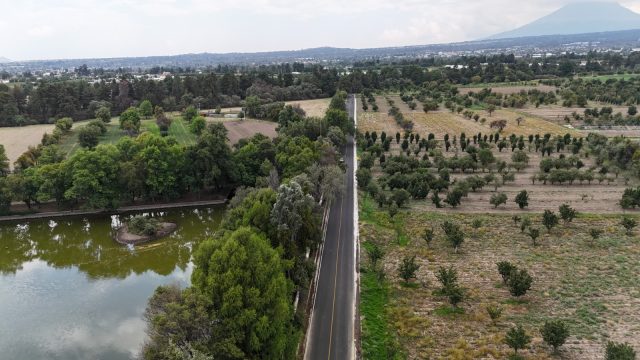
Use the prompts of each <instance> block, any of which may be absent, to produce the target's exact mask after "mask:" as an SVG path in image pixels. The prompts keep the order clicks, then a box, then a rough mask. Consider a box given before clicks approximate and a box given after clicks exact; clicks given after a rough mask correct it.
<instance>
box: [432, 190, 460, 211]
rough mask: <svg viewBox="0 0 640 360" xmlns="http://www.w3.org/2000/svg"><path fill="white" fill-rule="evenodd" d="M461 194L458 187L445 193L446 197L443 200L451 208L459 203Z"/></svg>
mask: <svg viewBox="0 0 640 360" xmlns="http://www.w3.org/2000/svg"><path fill="white" fill-rule="evenodd" d="M462 195H463V194H462V192H461V191H458V189H453V190H451V191H449V192H448V193H447V197H446V198H445V199H444V202H446V203H447V204H449V205H450V206H451V207H452V208H455V207H456V206H458V205H460V202H461V200H462ZM436 206H437V205H436Z"/></svg>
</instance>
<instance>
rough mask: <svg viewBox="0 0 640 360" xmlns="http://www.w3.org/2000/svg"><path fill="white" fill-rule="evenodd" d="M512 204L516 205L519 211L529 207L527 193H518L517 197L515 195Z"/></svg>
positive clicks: (525, 191)
mask: <svg viewBox="0 0 640 360" xmlns="http://www.w3.org/2000/svg"><path fill="white" fill-rule="evenodd" d="M514 202H515V203H516V204H518V207H519V208H520V209H524V208H526V207H527V206H529V193H527V190H522V191H520V192H519V193H518V195H516V198H515V199H514Z"/></svg>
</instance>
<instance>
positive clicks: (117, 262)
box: [0, 208, 222, 278]
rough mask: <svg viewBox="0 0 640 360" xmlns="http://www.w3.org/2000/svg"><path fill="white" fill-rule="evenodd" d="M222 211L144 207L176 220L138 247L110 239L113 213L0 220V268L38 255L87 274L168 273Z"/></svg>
mask: <svg viewBox="0 0 640 360" xmlns="http://www.w3.org/2000/svg"><path fill="white" fill-rule="evenodd" d="M221 214H222V211H221V209H220V208H206V209H192V210H179V211H174V212H158V213H146V215H150V216H156V217H161V218H162V219H165V220H167V221H171V222H176V223H177V224H178V230H177V231H176V232H175V233H173V234H172V235H171V236H169V237H168V238H165V239H163V240H160V241H155V242H150V243H147V244H142V245H139V246H136V247H126V246H122V245H120V244H118V243H116V242H115V241H114V240H113V235H114V233H115V231H116V229H117V228H118V227H119V226H120V224H121V221H122V219H121V218H120V216H116V215H114V216H111V217H95V218H75V219H69V220H57V221H54V220H49V221H46V220H42V221H32V222H29V223H19V224H5V225H0V241H1V242H0V244H1V245H0V246H2V247H3V248H4V249H3V250H4V251H3V252H2V254H1V255H0V273H2V274H7V273H15V272H16V271H17V270H19V269H21V267H22V265H23V264H24V263H27V262H29V261H32V260H35V259H39V260H42V261H44V262H46V263H47V264H48V265H49V266H52V267H54V268H68V267H72V266H75V267H77V268H78V269H79V270H80V271H82V272H84V273H86V274H87V275H88V276H89V277H90V278H105V277H108V278H111V277H116V278H124V277H126V276H127V275H129V274H131V273H135V274H140V273H142V272H144V271H148V270H151V271H153V272H155V273H157V274H160V275H168V274H170V273H171V272H172V271H173V270H174V269H175V268H176V267H179V268H180V269H182V270H184V269H185V267H186V266H187V264H188V263H189V259H190V257H191V249H192V248H193V245H194V244H193V243H194V242H197V241H199V240H201V239H202V238H204V237H207V236H210V235H211V234H213V232H214V231H215V229H216V227H217V226H218V224H219V221H220V216H221ZM128 216H132V215H128ZM128 216H127V217H128Z"/></svg>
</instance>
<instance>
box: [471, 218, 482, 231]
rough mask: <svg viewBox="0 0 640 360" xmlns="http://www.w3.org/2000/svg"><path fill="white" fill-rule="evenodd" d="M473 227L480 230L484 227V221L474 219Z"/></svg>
mask: <svg viewBox="0 0 640 360" xmlns="http://www.w3.org/2000/svg"><path fill="white" fill-rule="evenodd" d="M471 227H473V228H474V229H479V228H481V227H482V219H473V222H472V223H471Z"/></svg>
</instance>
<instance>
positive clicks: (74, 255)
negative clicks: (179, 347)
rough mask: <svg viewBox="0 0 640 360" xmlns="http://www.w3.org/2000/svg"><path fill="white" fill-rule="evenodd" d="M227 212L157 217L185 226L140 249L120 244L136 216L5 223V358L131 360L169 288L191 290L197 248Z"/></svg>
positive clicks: (0, 255) (0, 254)
mask: <svg viewBox="0 0 640 360" xmlns="http://www.w3.org/2000/svg"><path fill="white" fill-rule="evenodd" d="M223 211H224V210H223V208H222V207H208V208H199V209H179V210H169V211H165V212H155V213H148V214H150V215H152V216H155V217H159V218H161V219H163V220H166V221H170V222H174V223H177V224H178V229H177V231H176V232H175V233H173V234H172V235H171V236H169V237H166V238H164V239H161V240H158V241H155V242H150V243H146V244H143V245H139V246H135V247H133V246H125V245H120V244H118V243H116V242H115V241H114V240H113V234H114V232H115V229H116V228H117V227H118V226H119V224H120V222H121V221H122V220H124V219H126V218H128V217H130V216H132V215H134V214H131V215H129V214H127V215H121V216H116V215H114V216H100V217H87V218H82V217H77V218H67V219H55V220H51V221H49V220H37V221H25V222H16V223H0V359H107V360H110V359H130V358H135V357H136V356H137V355H138V354H139V351H140V348H141V346H142V344H143V343H144V341H145V339H146V334H145V328H146V324H145V322H144V320H143V317H142V315H143V312H144V309H145V306H146V302H147V299H148V298H149V296H151V295H152V294H153V291H154V290H155V288H156V287H157V286H159V285H165V284H178V285H180V286H183V287H184V286H187V285H188V284H189V281H190V276H191V272H192V269H193V265H192V263H191V255H192V250H193V249H194V248H195V247H196V246H197V245H198V243H199V242H200V241H202V240H203V239H205V238H207V237H208V236H210V235H212V234H213V233H214V231H215V230H216V229H217V227H218V226H219V224H220V220H221V217H222V215H223Z"/></svg>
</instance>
